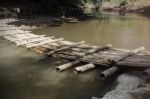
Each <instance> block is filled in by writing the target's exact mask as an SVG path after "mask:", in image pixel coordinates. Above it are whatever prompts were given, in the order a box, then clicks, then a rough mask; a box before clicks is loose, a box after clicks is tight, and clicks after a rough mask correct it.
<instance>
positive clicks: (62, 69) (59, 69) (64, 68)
mask: <svg viewBox="0 0 150 99" xmlns="http://www.w3.org/2000/svg"><path fill="white" fill-rule="evenodd" d="M79 63H80V61H78V60H77V61H73V62H69V63H67V64H64V65H61V66H58V67H57V68H56V70H57V71H64V70H66V69H68V68H71V67H72V66H74V65H76V64H79Z"/></svg>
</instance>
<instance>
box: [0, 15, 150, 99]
mask: <svg viewBox="0 0 150 99" xmlns="http://www.w3.org/2000/svg"><path fill="white" fill-rule="evenodd" d="M33 32H34V33H36V34H47V35H49V36H53V35H54V36H56V37H64V38H65V39H67V40H70V41H81V40H85V41H86V42H88V43H92V44H95V45H104V44H107V43H112V44H113V46H114V47H119V48H128V49H134V48H137V47H139V46H145V47H146V48H147V49H149V48H150V46H149V42H150V39H149V37H150V33H149V32H150V20H149V18H147V17H143V16H138V15H131V14H130V15H126V16H118V15H116V14H113V15H112V14H111V15H110V16H107V18H106V19H105V20H91V21H82V22H79V23H77V24H63V25H61V26H60V27H49V28H45V29H41V30H35V31H33ZM39 56H40V55H38V54H36V53H33V52H31V51H28V50H27V49H25V48H22V47H17V46H15V45H14V44H13V43H10V42H9V41H7V40H4V39H2V38H0V99H90V97H92V96H98V97H101V96H103V95H104V94H105V93H106V92H108V91H110V90H112V89H113V88H114V87H115V86H116V82H115V77H114V78H112V79H109V80H107V81H99V80H97V79H95V76H96V74H97V72H98V70H93V71H90V72H86V73H83V74H80V75H76V74H74V73H73V69H70V70H68V71H65V72H62V73H59V72H56V71H55V67H56V66H57V65H55V64H54V63H56V62H57V61H54V60H52V59H48V60H46V61H39V60H38V59H39Z"/></svg>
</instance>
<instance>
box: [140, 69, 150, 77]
mask: <svg viewBox="0 0 150 99" xmlns="http://www.w3.org/2000/svg"><path fill="white" fill-rule="evenodd" d="M142 74H143V76H144V77H145V78H146V79H149V78H150V68H149V69H146V70H144V71H143V73H142Z"/></svg>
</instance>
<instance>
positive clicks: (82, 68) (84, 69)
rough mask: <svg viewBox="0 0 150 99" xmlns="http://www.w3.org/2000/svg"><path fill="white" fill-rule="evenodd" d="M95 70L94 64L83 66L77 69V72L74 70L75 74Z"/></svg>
mask: <svg viewBox="0 0 150 99" xmlns="http://www.w3.org/2000/svg"><path fill="white" fill-rule="evenodd" d="M93 68H95V65H94V64H92V63H90V64H86V65H83V66H79V67H76V68H75V70H74V73H81V72H85V71H88V70H90V69H93Z"/></svg>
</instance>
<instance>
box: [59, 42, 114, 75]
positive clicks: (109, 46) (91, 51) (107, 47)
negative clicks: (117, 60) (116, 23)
mask: <svg viewBox="0 0 150 99" xmlns="http://www.w3.org/2000/svg"><path fill="white" fill-rule="evenodd" d="M111 47H112V45H111V44H108V45H106V46H100V47H96V48H94V49H91V50H89V51H87V52H85V53H82V54H81V55H80V57H84V56H86V55H88V54H93V53H96V52H98V51H101V50H104V49H109V48H111ZM80 57H77V58H76V59H78V58H80ZM76 59H75V61H73V62H71V63H67V64H64V65H61V66H58V67H57V68H56V70H59V71H63V70H66V69H68V68H70V67H72V66H73V65H76V64H79V63H80V61H76ZM72 63H73V64H72ZM87 66H88V65H87ZM87 66H83V68H79V69H84V70H81V71H85V70H88V69H92V68H90V67H89V68H88V67H87ZM77 70H78V69H77ZM75 71H76V70H75ZM77 72H78V71H77Z"/></svg>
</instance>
